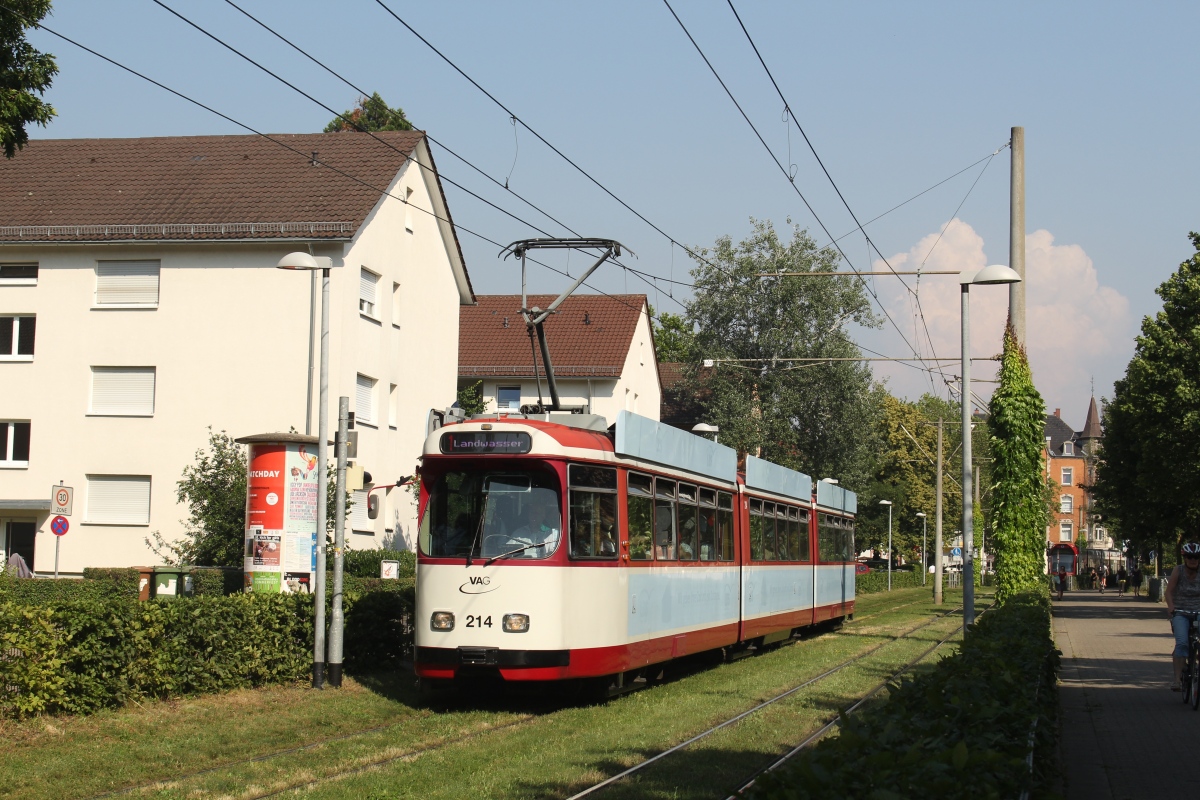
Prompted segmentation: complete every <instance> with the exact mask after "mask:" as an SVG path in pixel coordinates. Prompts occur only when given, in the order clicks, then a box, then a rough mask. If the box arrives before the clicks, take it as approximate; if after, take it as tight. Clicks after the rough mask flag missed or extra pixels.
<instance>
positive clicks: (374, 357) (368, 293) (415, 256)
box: [0, 131, 474, 573]
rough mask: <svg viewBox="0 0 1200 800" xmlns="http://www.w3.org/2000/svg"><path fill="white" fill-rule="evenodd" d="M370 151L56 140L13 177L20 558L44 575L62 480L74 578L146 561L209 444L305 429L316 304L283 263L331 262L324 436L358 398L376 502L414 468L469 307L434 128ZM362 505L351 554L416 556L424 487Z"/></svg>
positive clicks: (6, 500)
mask: <svg viewBox="0 0 1200 800" xmlns="http://www.w3.org/2000/svg"><path fill="white" fill-rule="evenodd" d="M377 136H378V137H379V138H380V139H382V140H383V142H380V141H377V140H376V139H373V138H371V137H369V136H366V135H363V134H357V133H340V134H306V135H276V136H274V137H273V138H274V139H276V140H278V141H279V142H282V143H284V144H285V145H286V146H287V148H290V149H286V148H284V147H280V146H279V145H278V144H276V143H274V142H272V141H269V140H267V139H265V138H263V137H259V136H187V137H173V138H151V139H78V140H41V141H32V142H30V143H29V144H28V146H27V147H26V148H25V149H24V150H22V151H21V152H20V153H19V154H18V155H17V157H16V158H14V159H0V386H3V387H4V392H3V395H2V396H0V432H2V433H3V434H4V435H3V436H2V437H0V442H3V445H4V447H3V453H0V544H2V545H3V548H4V551H5V553H6V554H7V553H10V552H13V551H17V552H20V553H22V554H23V555H24V556H25V558H26V560H27V561H28V562H29V563H30V564H31V565H33V567H34V568H35V570H37V571H38V572H41V573H45V572H47V571H50V570H52V569H53V566H54V552H55V542H54V539H55V537H54V536H53V535H52V533H51V531H50V525H49V518H48V512H49V508H50V491H51V485H52V484H58V482H59V481H60V480H61V481H63V482H64V483H65V484H66V485H68V486H72V487H74V488H75V502H74V513H73V515H72V516H71V517H70V520H69V521H70V531H69V532H68V533H67V535H66V536H65V537H63V539H62V542H61V545H62V547H61V550H62V553H61V564H60V570H61V571H62V572H65V573H79V572H80V571H81V570H82V569H83V568H84V567H88V566H130V565H144V564H147V563H154V562H155V561H156V556H155V555H154V554H153V553H152V552H151V550H150V549H148V548H147V547H146V545H145V544H144V540H145V539H146V537H147V536H148V535H149V534H151V533H153V532H156V531H158V532H161V533H162V534H163V535H164V536H165V537H166V538H168V539H173V538H175V537H176V536H178V535H179V534H180V532H181V530H182V524H181V520H182V519H183V518H184V517H186V515H187V509H186V508H185V507H183V506H181V505H180V504H179V503H178V502H177V501H176V483H177V481H178V480H179V479H180V477H181V473H182V471H183V469H184V468H185V467H187V466H188V465H190V464H192V463H193V461H194V453H195V452H196V450H197V449H200V448H202V447H204V446H205V445H206V443H207V430H206V429H207V427H208V426H212V428H213V429H214V430H217V431H220V430H225V431H228V432H229V433H230V434H231V435H233V436H243V435H248V434H254V433H264V432H269V431H287V430H288V428H289V427H294V428H295V429H296V430H299V431H304V430H305V427H306V425H305V423H306V420H305V416H306V386H307V383H308V364H309V353H310V344H314V345H315V343H313V342H311V340H310V330H311V327H310V326H311V325H313V324H315V323H314V321H315V320H316V319H317V318H318V317H319V305H318V311H317V312H316V313H315V314H313V313H312V312H311V311H310V302H311V295H310V276H309V274H306V273H294V272H291V273H289V272H283V271H280V270H278V269H276V268H275V266H276V263H277V262H278V261H279V259H280V258H281V257H282V256H284V255H285V254H287V253H289V252H291V251H295V250H301V251H308V252H311V253H314V254H315V255H317V256H328V257H330V258H332V259H333V265H334V267H335V269H333V270H332V275H331V284H332V285H331V307H330V311H331V322H330V339H329V342H330V346H329V351H330V384H329V394H330V398H331V401H330V411H331V420H330V425H331V430H333V429H335V428H336V415H337V398H338V396H339V395H345V396H348V397H350V398H351V405H350V408H351V410H353V411H354V412H355V413H356V415H357V422H358V424H357V427H358V430H359V444H358V452H359V458H358V463H359V464H361V465H362V466H363V467H364V468H365V469H366V470H367V471H368V472H370V473H372V475H373V476H374V478H375V480H376V482H378V483H379V484H385V483H393V482H394V481H395V480H396V479H397V478H400V477H401V476H405V475H410V474H412V472H413V468H414V466H415V464H416V462H417V458H418V457H419V455H420V453H421V446H422V443H423V439H424V436H425V429H426V420H427V417H428V412H429V409H430V408H438V409H441V408H444V407H446V406H448V405H450V404H451V403H452V402H453V401H454V394H455V382H456V356H457V351H458V313H459V307H460V306H461V305H466V304H470V303H472V302H473V301H474V296H473V292H472V289H471V283H470V280H469V278H468V275H467V271H466V266H465V265H464V263H463V258H462V254H461V251H460V249H459V245H458V240H457V238H456V234H455V231H454V226H453V224H452V223H451V221H450V213H449V210H448V208H447V207H446V201H445V197H444V196H443V194H442V189H441V186H440V183H439V181H438V179H437V178H436V173H435V172H433V171H432V168H433V159H432V156H431V154H430V151H429V147H428V143H427V140H426V138H425V135H424V133H422V132H420V131H406V132H392V133H379V134H377ZM422 165H423V166H422ZM317 298H318V302H319V292H318V295H317ZM9 334H11V335H9ZM10 339H11V341H10ZM315 350H316V353H318V354H319V352H320V350H319V345H316V347H315ZM315 383H316V382H315V381H314V384H315ZM312 391H313V394H312V406H313V413H312V432H313V433H314V434H315V433H316V431H317V422H316V406H317V402H316V394H317V392H318V387H317V386H316V385H314V386H313V390H312ZM381 491H382V490H381ZM365 496H366V495H365V493H362V494H361V495H360V496H359V497H358V498H357V499H358V500H360V502H358V503H357V504H356V505H355V507H354V509H353V512H352V516H351V521H350V525H349V526H348V527H349V528H350V529H351V530H352V531H353V533H352V534H351V535H350V536H349V540H350V545H351V547H353V548H358V549H361V548H366V547H373V546H378V545H379V544H380V543H382V542H384V541H391V539H389V537H394V538H395V540H396V541H397V542H405V541H408V542H411V540H412V534H413V526H414V524H415V516H416V508H415V506H414V503H413V502H412V495H411V493H410V492H409V491H408V490H406V489H388V490H387V491H386V492H385V499H384V503H383V512H382V513H381V514H380V516H379V518H378V519H375V520H369V519H367V515H366V502H365Z"/></svg>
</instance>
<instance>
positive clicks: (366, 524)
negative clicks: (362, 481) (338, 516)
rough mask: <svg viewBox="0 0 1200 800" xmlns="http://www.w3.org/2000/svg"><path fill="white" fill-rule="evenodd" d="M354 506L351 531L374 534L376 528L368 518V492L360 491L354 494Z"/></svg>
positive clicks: (351, 508) (351, 516) (351, 514)
mask: <svg viewBox="0 0 1200 800" xmlns="http://www.w3.org/2000/svg"><path fill="white" fill-rule="evenodd" d="M352 497H353V499H354V505H352V506H350V530H352V531H362V532H364V533H374V532H375V526H374V525H372V524H371V518H370V517H368V516H367V490H366V489H359V490H358V491H356V492H354V493H353V494H352Z"/></svg>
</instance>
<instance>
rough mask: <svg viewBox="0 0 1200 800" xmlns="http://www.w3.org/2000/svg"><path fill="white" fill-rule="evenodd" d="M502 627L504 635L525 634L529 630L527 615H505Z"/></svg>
mask: <svg viewBox="0 0 1200 800" xmlns="http://www.w3.org/2000/svg"><path fill="white" fill-rule="evenodd" d="M503 627H504V632H505V633H525V632H527V631H528V630H529V615H528V614H505V615H504V620H503Z"/></svg>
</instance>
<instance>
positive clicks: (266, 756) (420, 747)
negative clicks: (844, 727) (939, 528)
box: [87, 599, 962, 800]
mask: <svg viewBox="0 0 1200 800" xmlns="http://www.w3.org/2000/svg"><path fill="white" fill-rule="evenodd" d="M923 602H927V600H925V599H922V600H915V601H912V602H908V603H901V604H898V605H895V606H890V607H887V608H883V609H879V610H877V611H872V612H871V613H870V614H867V615H864V616H861V617H857V618H856V619H854V620H851V621H850V622H849V623H848V624H850V625H856V624H857V623H860V622H862V621H863V620H866V619H869V618H872V617H878V616H883V615H886V614H891V613H895V612H896V611H899V610H901V609H904V608H907V607H909V606H913V605H918V604H920V603H923ZM961 608H962V607H961V606H959V607H956V608H954V609H951V610H950V611H947V612H944V613H942V614H938V615H937V616H935V617H934V618H933V619H931V620H929V621H927V622H924V623H922V624H920V625H918V626H916V627H915V628H911V629H909V630H907V631H905V632H904V633H902V634H898V635H895V636H889V637H888V639H887V641H884V642H881V643H880V644H878V645H875V646H874V647H872V648H870V649H869V650H867V651H866V652H863V653H860V654H858V655H857V656H855V657H854V658H852V659H849V660H847V661H844V662H842V663H841V664H839V665H837V666H835V667H833V668H832V669H830V670H827V671H825V672H823V673H821V674H820V675H818V676H816V677H815V678H812V679H810V680H808V681H806V682H805V683H803V684H800V685H799V686H796V687H793V688H791V689H789V690H788V691H787V692H785V693H783V694H782V695H779V696H777V697H776V698H773V699H772V700H769V701H767V702H766V703H763V704H760V705H759V706H756V707H755V708H752V709H750V711H748V712H744V713H743V714H741V715H739V716H738V717H737V719H741V718H742V717H744V716H748V715H749V714H751V713H753V712H755V711H757V710H759V708H761V707H765V706H766V705H770V704H772V703H773V702H775V701H776V700H779V699H783V698H784V697H786V696H790V695H791V694H794V693H795V692H797V691H799V690H800V689H803V688H805V687H806V686H810V685H812V684H814V683H816V682H818V681H820V680H823V679H824V678H826V677H829V676H831V675H834V674H836V673H838V672H840V671H842V670H843V669H845V668H846V667H848V666H851V665H852V664H854V663H856V662H858V661H861V660H862V659H865V658H867V657H869V656H870V655H872V654H874V653H875V652H877V651H878V650H879V649H881V648H882V647H885V646H886V645H888V644H891V643H893V642H895V641H899V640H901V639H904V638H906V637H908V636H911V635H912V634H913V633H916V632H917V631H919V630H921V629H923V628H925V627H927V626H929V625H931V624H933V623H935V622H937V621H938V620H940V619H944V618H946V617H948V616H950V615H951V614H954V613H956V612H958V611H959V610H961ZM849 635H853V634H849ZM433 713H436V712H433ZM420 716H424V717H430V716H432V713H431V714H422V715H420ZM544 716H545V715H544V714H536V713H530V714H524V715H521V716H520V717H518V718H516V719H512V720H507V721H504V722H502V723H500V724H495V725H483V726H477V727H476V728H475V729H473V730H470V731H469V732H466V733H464V734H461V735H456V736H450V737H446V738H443V739H441V740H439V741H435V742H428V743H418V744H416V745H415V746H412V747H409V748H406V749H405V750H404V751H403V752H398V753H397V752H393V753H392V754H390V755H388V756H387V757H386V758H383V759H374V760H370V761H367V762H364V763H360V764H356V765H354V766H352V767H349V768H347V769H344V770H339V771H337V772H335V773H331V774H329V775H323V776H321V777H319V778H314V779H313V780H311V781H309V782H305V783H297V784H293V785H288V786H284V787H281V788H276V789H272V790H270V791H268V792H265V793H261V794H253V795H247V796H245V800H266V798H271V797H276V796H279V795H282V794H286V793H288V792H294V791H301V790H304V789H308V788H312V787H314V786H317V785H320V784H324V783H327V782H332V781H335V780H339V779H342V778H346V777H350V776H353V775H356V774H360V773H363V772H367V771H370V770H373V769H378V768H381V767H384V766H387V765H388V764H391V763H397V762H402V761H405V760H413V759H416V758H419V757H421V756H423V755H426V754H429V753H432V752H436V751H438V750H443V749H445V748H449V747H453V746H455V745H457V744H461V743H464V742H468V741H470V740H472V739H477V738H479V737H481V736H485V735H487V734H490V733H493V732H500V731H506V730H511V729H514V728H517V727H522V726H525V725H529V724H532V723H534V722H536V721H537V720H538V719H540V718H542V717H544ZM413 721H414V718H413V717H408V718H405V719H402V720H398V721H394V722H388V723H385V724H382V725H374V726H371V727H369V728H363V729H360V730H356V731H349V732H346V733H342V734H338V735H335V736H329V737H325V738H322V739H319V740H316V741H311V742H305V743H304V744H301V745H296V746H293V747H287V748H283V749H280V750H274V751H271V752H269V753H262V754H260V755H256V756H251V757H247V758H241V759H236V760H233V761H228V762H225V763H223V764H219V765H215V766H211V767H206V768H204V769H200V770H193V771H191V772H186V773H183V774H179V775H171V776H169V777H163V778H158V779H155V780H150V781H144V782H142V783H139V784H136V785H134V786H127V787H124V788H121V789H115V790H111V791H107V792H103V793H99V794H95V795H89V796H88V798H87V800H105V799H106V798H114V797H122V796H129V795H134V794H137V793H139V792H145V791H148V790H155V789H162V788H166V787H170V786H174V785H180V784H183V783H185V782H188V781H193V780H195V779H197V778H204V777H206V776H212V775H217V774H219V773H222V772H226V771H230V770H236V769H238V768H239V767H245V766H248V765H253V764H261V763H264V762H268V761H271V760H274V759H281V758H286V757H287V756H292V755H296V754H300V753H304V752H306V751H312V750H317V749H319V748H322V747H326V746H328V745H331V744H337V743H340V742H346V741H349V740H352V739H356V738H359V737H365V736H370V735H371V734H379V733H385V732H387V731H388V730H392V729H396V728H401V727H404V726H406V725H410V724H412V723H413ZM726 724H728V723H726ZM711 732H712V731H709V732H706V733H705V734H702V735H701V736H700V737H696V738H697V739H698V738H703V736H705V735H707V733H711ZM691 741H694V740H689V742H687V743H684V745H683V746H686V744H689V743H691ZM679 747H681V746H677V747H676V748H673V750H672V751H667V752H673V751H674V749H679ZM664 754H665V753H664ZM643 766H644V764H643ZM639 768H640V767H639Z"/></svg>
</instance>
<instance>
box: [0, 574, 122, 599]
mask: <svg viewBox="0 0 1200 800" xmlns="http://www.w3.org/2000/svg"><path fill="white" fill-rule="evenodd" d="M130 573H132V577H130ZM137 595H138V571H137V570H136V569H129V570H92V569H87V570H84V579H83V580H79V579H78V578H59V579H58V580H53V579H49V578H14V577H12V576H11V575H8V574H6V573H5V572H3V571H2V570H0V600H8V601H11V602H14V603H22V604H29V605H44V604H52V603H62V602H67V601H71V600H81V599H85V598H92V597H94V598H107V597H114V598H115V597H123V598H125V599H136V598H137Z"/></svg>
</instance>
